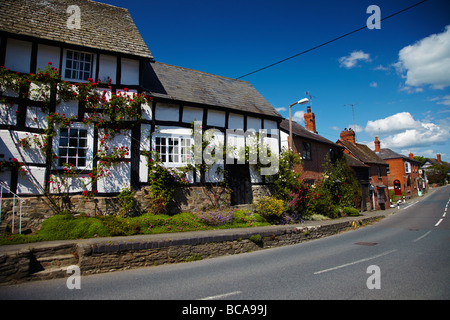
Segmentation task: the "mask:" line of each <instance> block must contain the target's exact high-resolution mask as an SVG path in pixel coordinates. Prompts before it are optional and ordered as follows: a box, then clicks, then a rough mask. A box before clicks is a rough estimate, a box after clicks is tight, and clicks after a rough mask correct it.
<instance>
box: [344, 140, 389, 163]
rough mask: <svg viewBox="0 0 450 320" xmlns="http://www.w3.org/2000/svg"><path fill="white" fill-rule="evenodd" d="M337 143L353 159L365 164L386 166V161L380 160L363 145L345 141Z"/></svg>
mask: <svg viewBox="0 0 450 320" xmlns="http://www.w3.org/2000/svg"><path fill="white" fill-rule="evenodd" d="M339 143H340V144H342V145H343V146H344V147H345V148H346V149H347V150H348V151H349V152H350V153H351V154H352V155H353V156H354V157H355V158H357V159H358V160H360V161H362V162H363V163H365V164H378V165H385V166H387V165H388V164H387V162H386V161H384V160H383V159H382V158H380V157H379V156H378V155H377V154H376V153H375V152H374V151H372V150H371V149H370V148H369V147H368V146H366V145H365V144H360V143H356V144H353V143H352V142H350V141H345V140H339Z"/></svg>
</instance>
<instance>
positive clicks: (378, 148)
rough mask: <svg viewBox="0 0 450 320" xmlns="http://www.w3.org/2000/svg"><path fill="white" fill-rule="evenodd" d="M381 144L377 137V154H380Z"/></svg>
mask: <svg viewBox="0 0 450 320" xmlns="http://www.w3.org/2000/svg"><path fill="white" fill-rule="evenodd" d="M380 149H381V142H380V140H378V137H375V152H380Z"/></svg>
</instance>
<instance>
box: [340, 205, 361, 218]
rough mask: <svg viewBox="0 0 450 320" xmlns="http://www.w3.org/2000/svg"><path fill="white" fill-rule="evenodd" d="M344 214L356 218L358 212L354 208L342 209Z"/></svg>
mask: <svg viewBox="0 0 450 320" xmlns="http://www.w3.org/2000/svg"><path fill="white" fill-rule="evenodd" d="M343 211H344V214H346V215H348V216H351V217H357V216H359V210H358V209H355V208H350V207H345V208H344V209H343Z"/></svg>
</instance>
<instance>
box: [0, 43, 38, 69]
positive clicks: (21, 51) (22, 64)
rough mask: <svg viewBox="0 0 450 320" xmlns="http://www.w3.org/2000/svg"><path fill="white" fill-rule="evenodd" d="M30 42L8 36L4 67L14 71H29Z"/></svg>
mask: <svg viewBox="0 0 450 320" xmlns="http://www.w3.org/2000/svg"><path fill="white" fill-rule="evenodd" d="M31 46H32V45H31V42H28V41H22V40H16V39H11V38H8V40H7V45H6V56H5V67H6V68H9V69H11V71H15V72H23V73H30V63H31Z"/></svg>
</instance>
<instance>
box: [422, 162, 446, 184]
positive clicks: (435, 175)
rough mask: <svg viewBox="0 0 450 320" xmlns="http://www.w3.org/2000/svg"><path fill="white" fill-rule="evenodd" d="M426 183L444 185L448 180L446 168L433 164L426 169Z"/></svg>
mask: <svg viewBox="0 0 450 320" xmlns="http://www.w3.org/2000/svg"><path fill="white" fill-rule="evenodd" d="M428 169H429V170H428V173H427V177H428V182H429V183H440V184H444V183H445V181H446V180H448V171H449V170H448V167H446V166H445V165H443V164H433V165H432V166H430V167H429V168H428Z"/></svg>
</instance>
